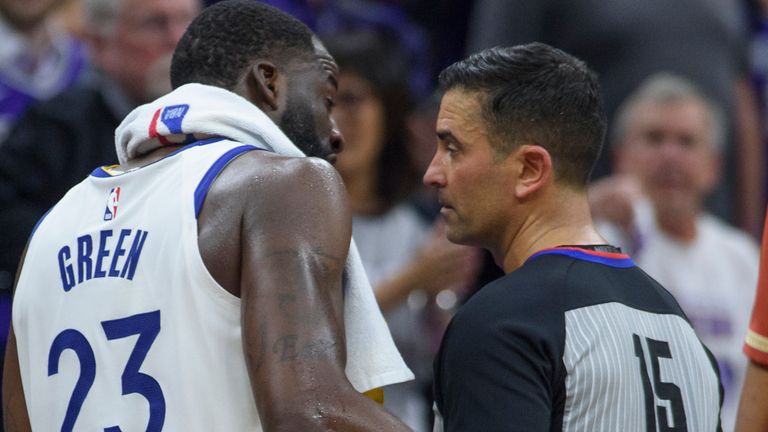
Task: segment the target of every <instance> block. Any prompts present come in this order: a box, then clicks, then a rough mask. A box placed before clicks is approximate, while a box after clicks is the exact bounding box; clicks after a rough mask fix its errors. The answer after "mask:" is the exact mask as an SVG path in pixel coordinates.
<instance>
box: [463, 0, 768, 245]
mask: <svg viewBox="0 0 768 432" xmlns="http://www.w3.org/2000/svg"><path fill="white" fill-rule="evenodd" d="M742 18H743V16H742V14H741V8H740V5H739V3H738V1H737V0H725V1H721V0H676V1H668V0H647V1H642V2H638V1H635V0H620V1H609V2H606V1H602V0H580V1H572V2H562V1H556V0H539V1H527V0H478V1H477V3H476V7H475V10H474V13H473V16H472V22H471V24H470V34H469V37H468V39H469V42H468V50H469V51H470V52H474V51H477V50H480V49H482V48H486V47H490V46H495V45H514V44H519V43H525V42H530V41H541V42H545V43H548V44H550V45H553V46H556V47H558V48H561V49H564V50H566V51H568V52H570V53H572V54H574V55H575V56H577V57H579V58H582V59H584V60H585V61H586V62H587V63H588V64H590V66H591V67H592V68H593V69H595V71H596V72H597V73H598V76H599V78H600V83H601V86H602V88H603V90H604V97H605V102H606V110H607V112H608V115H609V118H613V114H614V113H615V111H616V109H617V107H618V106H619V104H620V102H621V101H623V100H624V99H625V98H626V96H627V95H628V94H629V93H630V92H631V91H632V90H633V89H635V88H637V86H638V85H639V84H640V82H642V81H643V80H644V79H645V78H646V77H648V76H650V75H652V74H654V73H656V72H660V71H664V70H669V71H671V72H673V73H677V74H681V75H683V76H686V77H690V78H691V79H692V80H693V81H694V82H695V83H696V84H697V85H699V86H701V87H702V88H703V89H704V91H706V92H707V94H709V95H711V97H712V98H713V99H714V101H715V102H716V103H717V105H718V106H720V107H722V108H723V110H724V111H725V112H726V113H728V114H729V118H728V120H727V122H726V131H727V136H728V139H727V141H726V142H727V144H726V147H725V148H724V150H723V155H724V156H725V161H724V162H725V164H724V166H725V167H726V171H725V172H726V173H727V175H726V176H725V178H724V179H723V180H724V181H723V182H721V183H719V184H718V186H717V189H716V190H715V192H714V194H713V195H712V197H711V199H710V202H709V203H708V204H709V205H708V207H709V208H710V209H711V210H712V211H714V212H715V213H716V214H717V215H719V216H721V217H723V218H725V219H726V220H728V221H730V222H738V225H739V226H741V227H743V228H745V229H747V230H748V231H750V233H752V234H754V235H755V236H757V235H758V234H759V231H760V228H761V226H762V212H763V210H764V197H765V193H764V192H763V183H764V182H763V178H764V177H765V176H764V172H765V170H764V160H765V159H764V158H763V153H764V149H763V146H762V144H761V142H760V139H759V128H758V125H757V124H758V121H757V108H756V106H755V103H754V98H753V94H752V92H751V87H752V86H751V84H750V83H749V79H748V77H749V75H748V61H747V42H746V41H747V39H746V32H745V30H746V28H747V26H746V25H745V23H744V22H743V19H742ZM731 113H733V114H732V115H731ZM608 153H609V152H604V156H602V157H601V159H599V161H598V164H597V167H596V169H595V172H594V177H595V178H597V177H601V176H604V175H607V174H609V173H610V161H609V159H608V157H607V156H608ZM734 197H735V199H734ZM734 201H738V202H734Z"/></svg>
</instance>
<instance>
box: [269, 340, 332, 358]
mask: <svg viewBox="0 0 768 432" xmlns="http://www.w3.org/2000/svg"><path fill="white" fill-rule="evenodd" d="M298 342H299V337H298V336H296V335H285V336H282V337H280V338H278V339H277V340H276V341H275V343H274V344H272V353H273V354H275V355H276V356H277V357H278V361H279V362H280V363H286V362H291V361H296V360H316V359H319V358H323V357H332V356H333V355H334V351H335V349H336V343H335V342H333V341H330V340H326V339H313V340H310V341H309V342H307V343H305V344H303V345H302V346H299V344H298Z"/></svg>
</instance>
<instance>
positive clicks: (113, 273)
mask: <svg viewBox="0 0 768 432" xmlns="http://www.w3.org/2000/svg"><path fill="white" fill-rule="evenodd" d="M129 235H131V230H129V229H123V230H120V237H118V239H117V248H115V253H114V254H112V265H110V266H109V277H120V272H119V271H118V270H117V260H118V258H120V257H121V256H123V255H125V249H123V240H125V238H126V237H128V236H129Z"/></svg>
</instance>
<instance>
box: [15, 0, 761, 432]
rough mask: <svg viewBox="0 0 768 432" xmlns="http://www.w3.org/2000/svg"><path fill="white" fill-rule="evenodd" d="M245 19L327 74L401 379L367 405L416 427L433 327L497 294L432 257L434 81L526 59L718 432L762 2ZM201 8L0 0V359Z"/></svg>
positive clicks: (318, 5) (485, 275)
mask: <svg viewBox="0 0 768 432" xmlns="http://www.w3.org/2000/svg"><path fill="white" fill-rule="evenodd" d="M254 1H256V0H254ZM265 2H266V3H269V4H271V5H273V6H276V7H278V8H280V9H282V10H284V11H286V12H289V13H291V14H292V15H294V16H296V17H297V18H299V19H301V20H302V21H304V22H305V23H306V24H307V25H309V26H310V27H311V28H312V29H313V30H314V31H315V32H316V33H317V34H318V35H319V36H320V37H321V38H322V39H323V40H324V42H325V43H326V45H327V47H328V49H329V51H330V52H331V54H332V55H333V56H334V57H335V58H336V60H337V62H338V64H339V65H340V68H341V73H340V75H339V93H338V97H337V100H336V107H335V108H334V117H335V119H336V122H337V125H338V127H339V129H340V130H341V132H342V134H343V135H344V137H345V150H344V152H343V153H342V154H341V155H340V157H339V159H338V162H337V164H336V168H337V169H338V171H339V172H340V174H341V176H342V178H343V180H344V182H345V185H346V188H347V191H348V194H349V203H350V205H351V208H352V212H353V215H354V218H353V235H354V237H355V239H356V241H357V244H358V247H359V249H360V253H361V256H362V259H363V262H364V265H365V267H366V270H367V272H368V276H369V278H370V280H371V283H372V285H373V286H374V290H375V295H376V298H377V300H378V302H379V305H380V307H381V309H382V311H383V312H384V313H385V317H386V318H387V321H388V324H389V326H390V329H391V331H392V333H393V336H394V338H395V341H396V343H397V344H398V347H399V348H400V350H401V351H402V353H403V355H404V357H405V360H406V362H407V363H408V364H409V366H410V367H411V368H412V369H413V370H414V372H415V375H416V380H415V381H414V382H411V383H406V384H401V385H398V386H395V387H393V388H391V389H387V393H386V394H387V397H386V400H385V407H387V408H388V409H389V410H390V411H391V412H393V413H395V414H396V415H397V416H399V417H400V418H401V419H403V420H404V421H405V422H406V423H407V424H408V425H409V426H411V427H412V428H413V429H414V430H416V431H426V430H429V429H430V426H429V425H430V424H431V418H430V416H431V393H430V389H431V376H432V373H431V368H432V358H433V356H434V351H435V349H436V348H437V344H438V343H439V340H440V336H441V334H442V332H443V330H444V328H445V325H446V324H447V322H448V320H449V319H450V316H451V314H452V312H453V311H454V310H455V308H456V307H457V306H458V305H459V304H460V303H461V302H463V301H465V300H466V299H467V298H468V297H469V296H471V295H472V293H473V292H474V291H475V290H476V289H478V288H479V287H481V286H482V285H483V284H484V283H486V282H488V281H490V280H492V279H494V278H495V277H498V276H499V275H501V271H500V270H499V269H498V268H497V267H496V266H495V264H494V263H493V262H492V260H491V259H490V258H489V257H488V256H486V255H484V254H483V253H481V252H480V251H478V250H474V249H472V248H468V247H463V246H457V245H453V244H451V243H449V242H447V240H445V238H444V236H443V227H442V226H441V223H440V221H439V219H438V218H437V214H438V211H437V210H438V206H437V203H436V200H435V197H434V196H433V195H431V193H430V192H429V191H427V190H426V188H424V187H423V185H422V184H421V176H422V175H423V173H424V170H425V168H426V166H427V164H428V162H429V160H430V158H431V156H432V153H433V151H434V146H435V138H434V120H435V116H436V113H437V109H438V106H437V100H439V98H438V97H437V91H438V89H436V88H435V83H436V81H437V80H436V78H437V75H438V73H439V72H440V70H442V68H444V67H445V66H447V65H448V64H450V63H452V62H454V61H456V60H458V59H460V58H462V57H463V56H464V55H466V54H469V53H471V52H475V51H477V50H480V49H483V48H487V47H490V46H496V45H515V44H520V43H526V42H530V41H541V42H545V43H547V44H550V45H552V46H555V47H558V48H561V49H564V50H565V51H567V52H569V53H571V54H573V55H575V56H577V57H579V58H582V59H584V60H585V61H586V62H587V63H588V64H589V65H590V66H591V67H592V68H593V69H594V70H595V71H596V72H597V73H598V74H599V78H600V80H601V85H602V86H603V91H604V95H605V101H604V102H605V106H606V108H607V111H608V114H609V119H610V126H609V136H608V137H607V138H606V142H605V147H604V151H603V154H602V157H601V159H600V160H599V162H598V164H597V165H596V167H595V170H594V173H593V186H592V188H591V190H590V202H591V205H592V209H593V215H594V216H595V218H596V219H598V220H599V223H600V227H601V230H602V231H601V232H602V234H603V235H604V236H605V237H606V239H608V240H609V241H610V242H612V243H614V244H616V245H617V246H621V247H622V248H623V249H624V250H625V251H626V252H628V253H630V254H631V255H633V256H634V257H635V259H636V260H637V261H638V263H639V265H640V266H641V267H643V268H644V269H645V270H646V271H647V272H648V273H649V274H650V275H651V276H653V277H654V278H656V279H658V280H659V281H660V282H661V283H662V284H663V285H664V286H666V287H667V288H668V289H669V290H670V291H671V292H672V293H673V294H674V295H675V297H676V298H677V299H678V301H679V302H680V304H681V306H682V308H683V310H684V311H685V312H686V314H687V315H688V316H689V318H690V319H691V321H692V323H693V325H694V327H695V329H696V330H697V332H698V333H699V336H700V337H701V338H702V340H703V341H704V342H705V344H707V345H708V346H709V347H710V349H711V350H712V351H713V353H714V355H715V356H716V357H717V359H718V363H719V365H720V368H721V375H722V377H723V383H724V387H725V402H724V407H723V425H724V430H731V428H732V426H733V422H734V418H735V412H736V406H737V404H738V395H739V391H740V390H739V389H740V386H741V383H742V381H743V374H744V369H745V367H746V360H745V358H744V357H743V355H742V354H741V345H742V343H743V339H744V335H745V333H746V330H747V324H748V317H749V313H750V308H751V305H752V301H753V299H754V290H755V284H756V280H757V271H758V270H757V263H758V249H757V246H756V242H755V239H757V238H758V237H759V235H760V233H761V229H762V227H763V224H762V222H763V217H764V211H765V203H766V191H767V190H768V188H766V175H765V169H764V166H766V162H768V159H767V158H768V155H767V153H768V152H766V140H767V139H768V131H767V130H766V124H767V123H766V121H765V120H766V115H768V114H767V113H766V109H768V1H764V0H761V1H758V0H754V1H746V0H676V1H668V0H645V1H642V2H637V1H631V0H618V1H612V2H605V1H600V0H579V1H577V2H561V1H554V0H538V1H535V2H534V1H526V0H444V1H440V0H388V1H387V0H379V1H374V0H266V1H265ZM208 3H211V2H208ZM206 5H207V4H206V3H201V1H200V0H0V227H1V228H0V233H2V234H0V344H3V345H4V342H5V341H4V339H3V338H5V335H7V333H8V324H9V323H8V320H9V317H10V307H11V292H12V291H11V290H12V285H13V279H14V276H15V272H16V267H17V265H18V262H19V259H20V257H21V256H22V253H23V249H24V245H25V243H26V240H27V238H28V237H29V235H30V233H31V232H32V231H33V229H34V226H35V223H36V221H37V220H39V219H40V217H41V216H43V215H44V214H45V212H46V211H47V210H48V209H49V208H50V207H51V206H52V205H53V204H54V203H55V202H56V201H58V199H60V198H61V197H62V196H63V195H64V194H65V193H66V191H67V190H68V189H69V188H70V187H72V186H73V185H75V184H76V183H78V182H79V181H80V180H81V179H82V178H84V177H85V176H86V175H88V173H90V172H91V171H92V170H93V169H94V168H96V167H98V166H102V165H112V164H115V163H117V161H116V154H115V148H114V142H113V141H114V129H115V127H116V126H117V125H118V123H119V122H120V121H121V120H122V118H123V117H124V116H125V115H126V114H127V113H128V112H130V111H131V110H132V109H133V108H134V107H136V106H138V105H140V104H142V103H145V102H147V101H149V100H152V99H154V98H155V97H157V96H159V95H162V94H163V93H165V92H167V91H169V90H170V83H169V78H168V73H169V71H168V69H169V65H170V55H171V53H172V51H173V48H174V46H175V44H176V42H177V41H178V39H179V38H180V37H181V35H182V34H183V32H184V29H185V28H186V26H187V24H188V23H189V22H190V21H191V20H192V19H193V17H194V16H195V15H196V13H198V12H199V10H201V8H203V7H205V6H206ZM47 270H48V269H45V270H44V269H41V271H47Z"/></svg>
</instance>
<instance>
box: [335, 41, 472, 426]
mask: <svg viewBox="0 0 768 432" xmlns="http://www.w3.org/2000/svg"><path fill="white" fill-rule="evenodd" d="M326 46H327V47H328V50H329V51H330V52H331V54H332V55H333V56H334V58H335V59H336V62H337V63H338V64H339V67H340V69H341V72H340V74H339V93H338V95H337V98H336V108H335V109H334V117H335V119H336V122H337V124H338V127H339V129H340V130H341V132H342V134H343V135H344V140H345V147H344V151H343V152H342V153H341V154H340V155H339V158H338V160H337V162H336V168H337V169H338V171H339V173H340V174H341V176H342V178H343V179H344V183H345V185H346V188H347V192H348V194H349V203H350V206H351V208H352V212H353V219H352V233H353V236H354V238H355V241H356V242H357V245H358V248H359V250H360V255H361V257H362V260H363V264H364V266H365V268H366V272H367V273H368V277H369V279H370V281H371V284H372V285H373V287H374V293H375V295H376V299H377V300H378V302H379V306H380V307H381V309H382V311H383V312H384V314H385V315H384V316H385V318H386V319H387V322H388V324H389V327H390V330H391V331H392V335H393V337H394V339H395V343H396V344H397V346H398V348H399V349H400V351H401V353H402V354H403V357H404V358H405V361H406V362H407V363H408V365H409V366H410V367H411V369H412V370H413V372H414V374H415V375H416V380H415V381H413V382H409V383H404V384H398V385H395V386H392V387H388V388H387V389H386V390H385V402H384V406H385V407H386V408H387V409H388V410H389V411H390V412H392V413H393V414H395V415H397V416H398V417H400V418H401V419H402V420H403V421H404V422H406V423H407V424H408V425H409V426H410V427H412V428H413V429H414V430H415V431H417V432H419V431H426V430H429V418H430V412H431V403H432V402H431V377H432V358H433V355H434V349H435V347H436V343H437V340H439V339H436V337H439V334H437V335H436V334H435V333H436V331H437V332H440V331H441V330H442V329H437V330H436V329H434V327H433V326H430V320H429V319H428V318H429V316H430V315H429V314H428V313H427V311H428V310H429V307H430V306H431V305H433V304H434V299H435V296H436V295H439V296H440V300H441V304H442V307H443V308H448V309H450V308H451V307H452V304H451V303H452V302H455V300H456V292H457V291H459V292H460V291H461V290H463V289H465V288H466V287H467V285H468V284H469V283H470V282H471V281H472V280H473V278H474V276H475V273H476V269H477V261H478V260H477V253H476V251H475V250H474V249H470V248H467V247H464V246H457V245H454V244H451V243H449V242H448V241H447V240H446V239H445V235H444V233H443V230H442V226H441V224H440V223H437V224H434V225H433V224H432V223H431V221H430V220H428V219H427V218H426V217H424V216H423V215H422V213H420V212H419V211H418V209H417V208H416V206H415V205H414V204H413V201H411V200H410V198H411V197H412V193H413V192H414V191H415V190H416V188H417V187H418V186H419V185H420V184H421V174H422V173H421V172H419V170H418V169H417V167H416V166H415V165H414V163H413V161H412V160H411V158H410V156H409V152H408V151H407V147H406V146H407V143H408V141H409V140H408V137H407V135H408V134H407V128H406V118H407V116H408V114H409V111H410V109H411V106H412V105H411V97H410V91H409V86H408V67H407V58H406V57H405V56H404V55H403V53H402V52H401V51H400V50H399V47H398V44H397V43H396V41H394V40H389V39H387V38H386V36H384V35H383V34H380V33H374V32H370V31H366V32H356V33H346V34H339V35H336V36H334V37H331V38H327V39H326Z"/></svg>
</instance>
